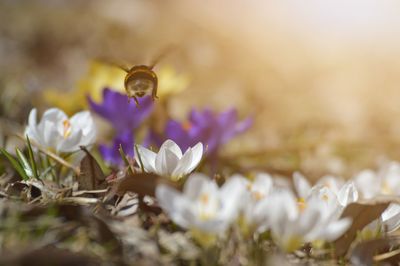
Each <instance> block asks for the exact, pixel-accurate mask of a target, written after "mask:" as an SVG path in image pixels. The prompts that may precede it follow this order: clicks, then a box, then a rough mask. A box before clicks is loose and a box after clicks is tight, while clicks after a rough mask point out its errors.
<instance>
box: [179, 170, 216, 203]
mask: <svg viewBox="0 0 400 266" xmlns="http://www.w3.org/2000/svg"><path fill="white" fill-rule="evenodd" d="M203 190H209V191H210V193H214V192H215V191H217V190H218V186H217V184H215V182H214V181H212V180H211V178H209V177H208V176H206V175H204V174H200V173H195V174H192V175H190V176H189V177H188V179H187V181H186V183H185V186H184V188H183V194H185V196H186V197H188V198H189V199H191V200H196V199H197V198H198V197H199V195H200V193H201V192H202V191H203Z"/></svg>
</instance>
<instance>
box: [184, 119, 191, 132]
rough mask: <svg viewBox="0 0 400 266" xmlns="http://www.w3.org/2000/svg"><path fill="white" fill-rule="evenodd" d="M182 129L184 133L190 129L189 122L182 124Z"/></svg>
mask: <svg viewBox="0 0 400 266" xmlns="http://www.w3.org/2000/svg"><path fill="white" fill-rule="evenodd" d="M182 127H183V129H184V130H185V131H189V130H190V129H191V128H192V123H190V122H188V121H187V122H184V123H182Z"/></svg>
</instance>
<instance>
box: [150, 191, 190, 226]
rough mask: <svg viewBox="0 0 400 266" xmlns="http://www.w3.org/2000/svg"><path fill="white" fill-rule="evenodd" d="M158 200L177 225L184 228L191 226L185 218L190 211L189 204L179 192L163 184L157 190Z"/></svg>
mask: <svg viewBox="0 0 400 266" xmlns="http://www.w3.org/2000/svg"><path fill="white" fill-rule="evenodd" d="M156 198H157V201H158V203H159V204H160V206H161V208H162V209H163V210H164V211H165V212H166V213H168V215H169V216H170V217H171V219H172V220H173V221H174V222H175V223H176V224H178V225H180V226H182V227H184V228H188V227H189V226H190V222H189V221H188V220H187V219H186V218H185V216H188V214H187V213H186V212H187V211H188V210H190V208H188V202H187V201H186V199H185V198H184V197H183V196H182V195H181V194H180V193H179V192H178V191H176V190H175V189H173V188H170V187H169V186H166V185H162V184H161V185H159V186H157V188H156Z"/></svg>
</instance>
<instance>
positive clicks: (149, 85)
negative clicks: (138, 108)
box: [123, 65, 158, 105]
mask: <svg viewBox="0 0 400 266" xmlns="http://www.w3.org/2000/svg"><path fill="white" fill-rule="evenodd" d="M153 67H154V65H151V66H146V65H136V66H133V67H131V68H130V69H124V68H123V70H125V72H126V73H127V74H126V76H125V81H124V86H125V90H126V94H127V95H128V97H129V98H133V100H134V101H135V103H136V105H139V101H138V99H137V98H141V97H143V96H145V95H151V98H152V99H153V101H154V100H155V99H158V97H157V86H158V78H157V75H156V73H155V72H154V71H153Z"/></svg>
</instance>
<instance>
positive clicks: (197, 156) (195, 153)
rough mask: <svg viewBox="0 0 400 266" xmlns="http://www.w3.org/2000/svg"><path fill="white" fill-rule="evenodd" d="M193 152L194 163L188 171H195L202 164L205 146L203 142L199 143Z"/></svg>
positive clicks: (193, 148)
mask: <svg viewBox="0 0 400 266" xmlns="http://www.w3.org/2000/svg"><path fill="white" fill-rule="evenodd" d="M191 150H192V162H191V163H190V166H189V168H188V171H189V172H191V171H193V170H194V169H195V168H196V167H197V166H198V165H199V163H200V161H201V158H202V157H203V144H202V143H201V142H199V143H197V144H196V145H195V146H194V147H192V148H191Z"/></svg>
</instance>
